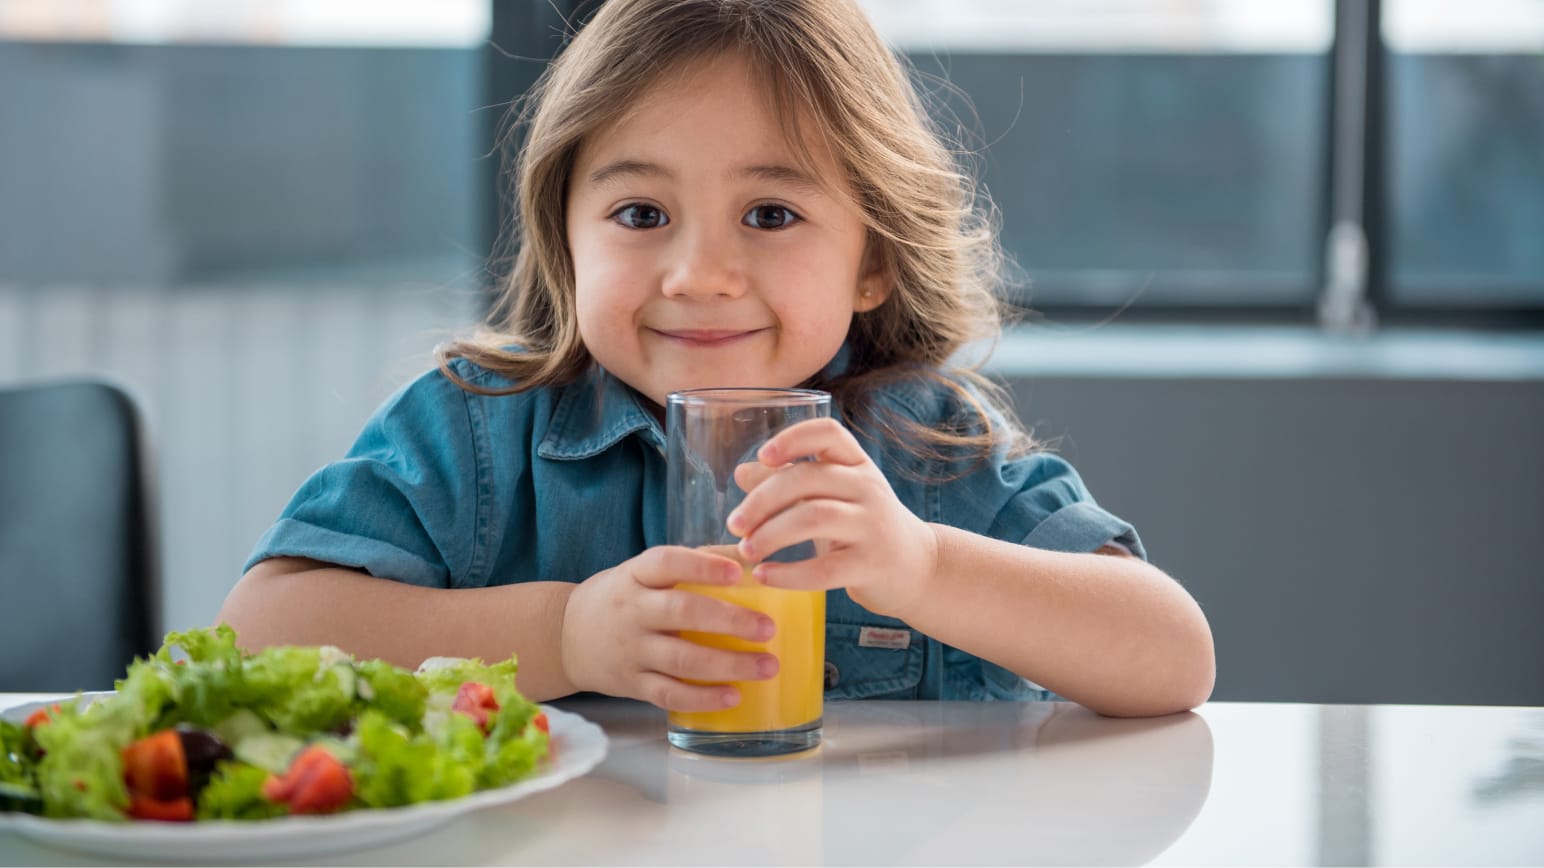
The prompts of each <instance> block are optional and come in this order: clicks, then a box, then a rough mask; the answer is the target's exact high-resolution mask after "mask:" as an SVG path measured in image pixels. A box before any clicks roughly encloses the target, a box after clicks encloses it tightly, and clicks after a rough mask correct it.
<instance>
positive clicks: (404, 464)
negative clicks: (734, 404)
mask: <svg viewBox="0 0 1544 868" xmlns="http://www.w3.org/2000/svg"><path fill="white" fill-rule="evenodd" d="M453 364H454V366H455V370H456V373H457V374H458V375H460V376H462V377H463V378H465V379H467V380H468V381H469V382H470V383H473V384H475V385H478V386H487V387H494V388H497V387H504V386H507V385H508V381H507V380H505V379H503V378H502V377H500V376H499V375H496V374H493V373H490V372H488V371H485V370H483V369H481V368H477V367H475V366H473V365H471V364H470V363H468V362H466V361H464V360H457V361H455V362H454V363H453ZM945 391H946V390H943V389H941V388H937V387H934V388H931V389H928V388H922V387H915V386H906V387H895V388H893V389H890V390H888V391H886V392H885V393H884V394H882V395H881V396H879V399H880V400H881V401H885V402H888V403H889V406H890V407H892V408H898V409H899V410H900V412H902V413H904V414H906V415H908V416H910V417H911V418H914V419H917V420H919V421H922V422H924V423H926V424H929V425H937V424H940V423H943V422H947V421H949V418H950V416H951V415H952V413H953V412H955V411H954V410H952V409H951V404H950V402H949V401H948V399H947V398H946V397H945V396H944V395H943V394H942V393H943V392H945ZM833 412H834V413H835V414H836V415H838V417H839V418H840V410H839V408H834V410H833ZM859 441H860V442H861V443H863V445H864V448H865V450H866V451H867V452H868V453H869V455H870V457H872V458H873V460H874V462H875V463H876V464H877V465H878V466H879V468H880V469H881V471H883V472H884V474H885V476H886V478H887V479H888V480H889V481H890V484H891V487H892V488H893V489H894V491H895V493H896V495H897V497H898V498H899V499H900V501H901V503H903V504H905V505H906V507H907V508H909V509H910V510H911V511H912V512H913V513H915V514H916V515H917V516H919V517H920V518H922V519H923V520H925V521H929V522H938V523H941V524H947V525H952V526H954V527H957V528H962V529H964V530H968V531H972V532H975V533H978V534H983V535H985V536H989V537H993V538H996V539H1000V540H1007V541H1010V542H1015V543H1020V544H1023V545H1026V546H1034V547H1037V548H1042V549H1052V550H1056V551H1065V552H1092V551H1094V550H1096V549H1098V548H1100V547H1102V546H1104V545H1106V544H1107V543H1111V542H1115V543H1119V544H1121V545H1123V546H1125V547H1126V548H1127V549H1128V550H1130V551H1132V552H1133V553H1135V554H1136V555H1138V556H1145V555H1144V554H1143V549H1142V544H1141V542H1140V541H1139V539H1138V538H1137V535H1136V532H1135V530H1134V529H1133V528H1132V527H1131V525H1129V524H1127V523H1126V522H1124V521H1122V520H1120V519H1118V518H1116V517H1115V516H1113V515H1111V514H1110V513H1108V512H1105V511H1104V510H1103V509H1101V508H1100V507H1099V506H1097V505H1096V504H1095V503H1094V501H1093V499H1092V498H1091V497H1090V496H1089V494H1088V491H1087V489H1086V488H1085V487H1084V485H1083V483H1082V481H1081V480H1080V479H1079V478H1078V475H1077V473H1076V471H1074V470H1073V468H1072V467H1071V465H1069V464H1068V463H1067V462H1066V461H1064V460H1062V459H1061V458H1058V457H1056V456H1054V455H1051V454H1047V453H1043V452H1040V453H1032V454H1029V455H1026V456H1020V457H1016V458H1012V459H1007V458H1004V457H1003V456H1002V455H1001V454H999V455H997V456H995V457H994V458H993V460H991V461H989V462H987V463H986V465H985V466H980V465H975V466H973V469H972V470H971V472H969V473H968V474H967V475H965V476H963V477H958V478H954V479H951V480H949V481H938V479H937V477H939V476H940V475H942V474H940V473H938V472H936V471H938V470H940V469H945V470H947V468H937V467H932V468H930V467H927V466H924V465H923V464H922V463H921V460H920V459H918V458H916V457H914V456H912V455H911V454H910V453H908V452H906V451H905V450H903V449H901V448H900V447H899V446H898V444H895V443H893V442H886V441H884V440H881V439H876V438H865V437H860V438H859ZM930 470H931V471H934V472H932V473H931V474H930V475H931V476H932V477H934V479H933V480H931V481H929V480H928V479H927V477H928V475H929V471H930ZM918 471H921V472H918ZM955 475H957V474H955ZM664 542H665V457H664V432H663V430H662V428H661V426H660V424H659V422H658V420H657V419H656V418H655V417H654V415H653V414H652V413H650V412H649V410H648V404H647V400H646V399H644V398H642V397H641V396H639V395H638V394H637V393H636V392H634V391H633V390H632V389H631V388H629V387H627V386H626V385H625V384H623V383H622V382H620V381H619V380H617V379H616V378H615V377H612V376H610V375H609V374H607V373H606V372H605V371H604V370H602V369H600V368H593V369H592V370H591V371H590V373H588V374H587V375H585V376H584V377H582V378H581V379H579V380H577V381H575V382H573V383H571V384H569V385H567V386H561V387H550V388H540V389H534V390H531V391H527V392H522V393H518V394H513V395H502V396H485V395H478V394H475V393H472V392H468V391H466V390H464V389H462V388H460V387H459V386H457V385H456V384H455V383H453V382H451V381H450V380H449V379H447V378H446V377H445V376H444V375H443V374H442V373H441V372H439V371H431V372H429V373H427V374H424V375H423V376H421V377H419V378H418V379H417V380H415V381H414V382H412V383H409V384H408V385H407V386H405V387H404V388H403V389H401V390H400V391H398V392H397V393H396V394H395V395H394V396H392V397H391V398H390V399H388V400H387V401H386V403H385V404H384V405H382V406H381V408H380V409H379V410H377V411H376V413H375V414H374V415H373V416H372V417H371V418H370V420H369V421H368V422H367V423H366V424H365V427H364V430H363V431H362V432H361V434H360V435H359V438H358V440H357V441H356V442H355V443H354V445H353V447H352V448H351V449H350V450H349V452H348V454H347V455H346V456H345V457H344V458H343V459H341V460H339V461H336V462H334V463H332V464H329V465H327V466H325V467H323V468H322V469H320V470H318V471H317V472H316V473H315V474H314V475H312V476H311V478H309V479H308V480H306V482H305V483H304V484H303V485H302V486H301V488H300V490H299V491H298V492H297V493H296V494H295V496H294V497H293V498H292V499H291V501H290V503H289V505H288V506H286V507H285V509H284V511H283V513H282V514H281V516H280V517H279V520H278V522H277V523H276V524H274V526H273V527H272V528H270V529H269V530H268V531H267V533H265V534H264V535H263V537H262V538H261V539H260V540H259V541H258V543H257V547H256V549H255V550H254V551H253V553H252V556H251V558H250V559H249V560H248V562H247V568H248V569H250V568H251V566H252V565H254V564H256V563H257V562H258V561H261V560H264V559H266V558H272V557H279V556H294V557H304V558H312V559H315V560H318V561H324V562H327V563H332V564H337V565H340V566H345V567H352V568H356V569H359V570H363V571H364V572H367V573H369V574H370V575H372V576H378V577H383V578H390V579H395V580H398V581H403V582H410V583H412V584H415V585H422V586H425V587H432V588H479V587H487V586H490V585H506V584H512V583H515V582H524V581H536V580H541V581H563V582H581V581H583V580H585V579H587V578H589V577H590V576H592V575H594V574H596V573H598V572H601V571H602V570H606V569H609V568H611V567H614V566H616V565H617V564H619V563H621V562H623V561H625V560H627V559H629V558H631V557H633V556H635V555H637V554H639V553H641V552H642V551H644V550H645V549H647V548H649V547H652V546H657V545H662V544H664ZM826 612H827V624H826V660H827V666H826V698H828V699H862V698H875V699H904V698H923V699H1038V698H1047V697H1049V696H1050V694H1049V693H1048V692H1047V691H1045V690H1043V689H1041V688H1039V687H1038V686H1036V685H1034V684H1032V683H1031V682H1028V681H1026V680H1025V679H1023V678H1020V677H1019V676H1017V675H1015V674H1013V673H1012V672H1010V671H1009V670H1007V669H1004V668H1003V667H1001V666H997V665H995V664H993V663H990V662H987V661H985V660H982V659H981V658H979V657H976V656H975V655H972V654H968V653H966V652H964V651H961V650H959V649H957V648H953V647H949V646H945V645H943V644H942V643H940V642H938V641H937V640H934V639H932V638H930V637H928V636H925V635H923V634H922V633H920V632H918V631H916V630H912V629H911V628H910V627H908V626H907V625H906V624H905V623H903V622H901V621H899V620H897V619H895V618H888V617H883V616H880V615H875V614H873V613H871V612H869V611H867V610H866V609H864V608H863V607H861V606H859V605H858V604H857V603H855V602H853V601H852V599H851V598H850V597H848V595H847V593H846V592H845V591H841V590H835V591H830V592H828V594H827V601H826Z"/></svg>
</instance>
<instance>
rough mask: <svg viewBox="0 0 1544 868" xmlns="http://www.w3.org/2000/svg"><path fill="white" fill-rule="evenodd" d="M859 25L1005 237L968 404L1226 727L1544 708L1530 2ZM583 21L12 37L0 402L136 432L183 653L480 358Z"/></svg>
mask: <svg viewBox="0 0 1544 868" xmlns="http://www.w3.org/2000/svg"><path fill="white" fill-rule="evenodd" d="M864 5H865V7H866V8H867V9H868V11H869V12H870V14H871V16H872V17H873V19H874V20H875V22H876V23H877V24H878V26H879V27H880V29H881V30H882V31H883V33H884V34H885V35H886V36H887V37H888V38H889V39H890V40H891V41H892V42H893V44H895V45H896V46H897V48H899V49H901V50H902V51H903V52H905V53H906V54H907V55H908V56H909V57H910V58H911V60H912V62H913V63H914V65H915V68H916V73H917V76H918V80H919V83H920V84H921V86H922V87H923V88H924V90H927V91H928V92H929V93H931V94H932V95H933V96H934V97H935V102H936V103H937V109H938V112H939V118H940V120H941V122H942V123H944V124H945V126H946V128H948V129H950V130H954V129H956V128H960V129H963V133H964V136H963V137H964V143H965V144H966V145H967V146H968V147H969V148H970V150H971V152H972V154H973V155H974V157H975V159H976V161H977V163H978V168H979V169H980V171H981V173H982V176H983V178H984V180H985V185H986V188H987V190H988V191H989V192H990V195H991V196H992V198H993V199H994V200H995V202H996V203H997V205H998V207H999V208H1000V210H1001V212H1002V222H1003V241H1004V245H1005V246H1006V248H1007V249H1008V252H1009V253H1010V254H1011V255H1012V257H1013V258H1014V260H1015V261H1016V263H1017V267H1018V272H1019V273H1018V278H1019V280H1018V282H1017V284H1016V287H1015V288H1014V289H1013V290H1012V293H1011V297H1010V299H1009V300H1010V301H1011V302H1013V303H1014V304H1016V305H1018V306H1019V307H1020V308H1021V310H1022V311H1023V312H1024V316H1023V319H1022V321H1021V323H1020V324H1019V325H1017V326H1016V327H1014V328H1013V329H1012V330H1010V332H1009V333H1008V334H1007V335H1006V336H1005V338H1004V339H1003V341H1002V342H1001V343H1000V344H998V345H997V346H996V347H995V349H994V351H993V354H992V356H991V357H990V360H989V365H988V367H989V368H990V370H992V371H993V372H995V373H996V374H998V375H999V376H1001V377H1004V378H1005V379H1006V380H1007V381H1008V382H1009V384H1010V385H1011V387H1012V390H1013V394H1014V396H1015V399H1016V401H1017V406H1018V410H1019V412H1020V415H1021V416H1022V417H1023V418H1024V420H1025V421H1026V422H1028V423H1030V424H1032V425H1033V426H1034V427H1035V430H1036V432H1037V433H1038V434H1039V435H1041V436H1042V437H1043V438H1044V439H1046V440H1047V441H1048V442H1050V443H1051V444H1052V445H1053V446H1054V447H1055V448H1057V449H1058V450H1060V451H1061V452H1063V453H1064V454H1067V455H1068V456H1069V457H1070V458H1071V459H1072V460H1073V461H1074V462H1075V463H1076V464H1077V465H1078V467H1079V468H1080V469H1081V471H1082V472H1083V474H1084V476H1085V478H1086V480H1087V481H1088V483H1089V485H1090V487H1091V489H1092V490H1093V492H1094V493H1095V495H1096V496H1097V497H1098V498H1099V500H1100V501H1101V502H1102V503H1104V504H1105V505H1106V506H1107V507H1109V508H1110V509H1112V510H1113V511H1115V512H1117V513H1119V514H1121V515H1123V516H1125V517H1127V518H1129V519H1130V520H1132V521H1133V522H1134V523H1135V524H1136V525H1137V527H1138V528H1139V529H1140V530H1141V531H1142V533H1143V536H1144V538H1145V539H1146V541H1147V544H1148V546H1149V548H1150V550H1151V553H1152V556H1153V559H1154V561H1155V562H1156V563H1157V564H1158V565H1159V566H1161V567H1163V568H1165V569H1167V570H1168V571H1169V572H1170V573H1171V574H1173V575H1174V576H1176V577H1177V578H1179V579H1180V580H1181V581H1182V582H1184V583H1185V584H1186V586H1187V587H1189V588H1190V590H1191V592H1192V593H1193V594H1194V595H1195V596H1196V597H1197V599H1198V600H1200V602H1201V603H1202V605H1203V607H1204V608H1205V609H1206V611H1207V613H1208V615H1209V617H1210V618H1211V621H1212V625H1213V629H1214V632H1215V635H1216V638H1217V649H1218V659H1219V667H1220V668H1219V680H1218V686H1217V692H1216V698H1217V699H1242V700H1250V699H1269V700H1284V701H1303V702H1417V703H1419V702H1444V703H1478V704H1529V705H1544V638H1541V636H1544V631H1540V630H1539V629H1538V621H1539V616H1540V615H1541V614H1544V567H1541V566H1540V563H1539V559H1538V556H1537V555H1536V553H1535V550H1534V549H1533V547H1532V544H1533V542H1534V541H1535V540H1536V539H1537V538H1538V537H1539V536H1540V534H1541V532H1544V457H1541V455H1544V448H1541V446H1544V388H1541V383H1544V337H1541V332H1540V327H1541V325H1544V0H1470V2H1466V3H1463V4H1453V3H1447V2H1435V0H1382V2H1369V0H1361V2H1358V0H1338V2H1337V0H1297V2H1292V3H1278V2H1268V0H1083V2H1072V0H867V2H865V3H864ZM594 6H595V3H594V0H583V2H581V0H572V2H570V0H498V2H494V0H370V2H365V0H265V2H259V0H218V2H216V0H0V387H4V386H7V385H15V384H20V383H31V382H39V381H49V380H55V379H59V378H63V377H68V376H75V375H93V376H103V377H107V378H110V379H111V380H113V381H115V382H117V383H120V384H122V385H124V386H125V387H126V388H127V389H128V390H129V391H130V392H131V393H132V395H133V396H134V398H135V400H136V401H137V402H138V404H139V406H140V408H141V411H142V412H143V414H144V418H145V421H146V425H147V431H148V444H149V446H150V453H151V455H152V457H153V468H154V476H153V481H154V486H153V492H154V499H153V503H154V507H155V514H156V516H155V517H156V525H157V530H156V542H157V546H156V548H157V551H158V559H159V569H160V576H161V583H162V588H163V591H162V594H161V602H160V604H159V614H160V618H161V625H160V626H161V627H162V628H164V629H181V628H186V627H189V626H193V625H201V624H206V623H209V622H210V621H212V619H213V618H214V616H215V613H216V612H217V611H218V609H219V606H220V604H221V601H222V600H223V599H224V596H225V594H226V592H227V591H228V590H229V589H230V587H231V586H232V584H233V583H234V582H235V581H236V579H237V577H238V576H239V574H240V571H241V567H242V564H243V562H244V560H245V558H246V556H247V554H248V553H249V552H250V550H251V547H252V545H253V543H254V542H255V541H256V539H257V538H258V536H259V535H260V534H261V533H262V532H263V531H264V530H265V529H266V528H267V526H268V525H269V524H270V523H271V522H272V521H273V520H274V518H275V517H276V515H277V514H278V512H279V510H280V509H281V508H282V507H283V505H284V503H285V502H286V501H287V499H288V498H289V496H290V495H291V494H292V493H293V492H294V491H295V489H296V488H297V487H298V486H299V485H300V483H301V481H302V480H303V479H304V478H305V477H306V476H307V475H308V474H309V473H310V472H311V471H312V470H314V469H315V468H317V467H318V466H320V465H321V464H323V463H325V462H327V461H329V460H332V459H335V458H337V457H339V456H340V455H341V454H342V453H343V452H344V451H345V450H346V449H347V447H348V446H349V444H350V443H351V441H352V439H353V437H354V435H355V433H356V432H357V430H358V428H359V426H360V425H361V423H362V422H363V421H364V420H365V418H366V417H367V416H368V414H369V413H370V412H371V410H372V409H373V408H374V407H375V406H376V405H377V404H378V403H379V402H380V401H381V400H382V399H384V398H385V397H386V396H387V395H389V394H390V393H391V392H392V391H393V390H394V389H396V388H397V387H398V386H400V385H402V384H403V383H405V382H406V381H407V380H408V379H410V378H411V377H413V376H414V375H416V374H417V373H419V372H421V371H423V370H426V369H427V368H428V367H430V365H431V351H432V349H433V347H434V345H435V344H436V343H438V342H440V341H442V340H445V339H446V338H448V337H450V336H451V335H453V334H454V333H456V332H457V331H460V330H463V329H465V328H467V327H468V326H470V325H472V324H473V323H474V322H475V321H476V320H477V319H478V317H480V316H481V314H482V312H483V310H484V309H485V305H486V303H487V287H488V285H489V282H490V270H489V267H488V254H489V251H490V249H492V246H493V243H494V238H495V234H496V229H497V227H498V225H499V224H500V220H501V215H502V208H503V205H502V204H501V201H500V199H499V196H498V195H497V191H498V187H499V183H500V180H499V165H498V159H497V148H496V144H495V143H496V140H497V139H498V136H499V131H500V129H501V119H502V117H503V114H504V110H505V108H506V106H507V105H508V103H509V102H510V101H511V100H512V99H513V98H515V97H516V96H518V94H520V93H521V92H523V90H524V89H525V88H526V87H527V86H528V85H529V84H530V82H531V81H532V80H534V78H535V76H536V75H537V74H538V73H539V72H540V70H541V69H542V66H543V64H544V62H545V60H546V59H547V58H549V57H550V56H552V55H553V53H554V52H556V51H557V50H558V49H559V48H560V47H561V46H562V44H563V43H564V40H565V37H566V35H567V34H568V33H570V32H571V31H572V27H573V26H574V24H576V23H578V22H581V21H582V20H584V18H585V17H586V15H587V14H589V13H590V12H592V11H593V8H594ZM3 486H4V480H0V488H3ZM6 508H9V509H17V508H21V507H18V506H16V505H15V504H11V505H8V506H7V507H6ZM26 580H27V579H26V577H21V576H3V577H0V588H3V586H4V584H6V583H12V582H24V581H26Z"/></svg>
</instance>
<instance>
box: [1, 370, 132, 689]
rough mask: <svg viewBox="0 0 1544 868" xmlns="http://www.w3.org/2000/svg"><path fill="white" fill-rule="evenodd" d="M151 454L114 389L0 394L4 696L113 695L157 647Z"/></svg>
mask: <svg viewBox="0 0 1544 868" xmlns="http://www.w3.org/2000/svg"><path fill="white" fill-rule="evenodd" d="M146 458H147V450H146V443H145V439H144V435H143V429H142V426H141V423H140V418H139V413H138V411H137V409H136V407H135V404H134V401H133V400H132V399H131V398H130V397H129V395H128V394H127V393H125V392H124V391H123V390H122V389H120V388H118V387H116V386H113V385H109V384H106V383H100V382H87V381H70V382H50V383H40V384H26V385H11V386H4V387H0V691H37V692H41V691H73V690H105V689H109V688H111V687H112V686H113V680H114V679H115V678H119V677H121V676H122V675H123V671H124V667H125V666H127V665H128V663H129V662H130V661H131V660H132V659H133V658H134V656H135V655H143V654H147V653H149V652H151V651H153V650H154V649H155V647H156V646H157V645H158V644H159V642H158V639H157V636H158V629H157V627H158V625H157V623H156V622H157V615H156V611H157V606H158V602H159V601H158V600H157V595H158V583H157V577H156V573H155V556H154V547H153V545H152V538H151V537H152V530H153V524H154V522H153V521H152V508H151V500H150V497H149V484H148V476H149V473H148V471H147V460H146Z"/></svg>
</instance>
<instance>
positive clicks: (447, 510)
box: [246, 372, 479, 587]
mask: <svg viewBox="0 0 1544 868" xmlns="http://www.w3.org/2000/svg"><path fill="white" fill-rule="evenodd" d="M464 395H465V393H464V392H462V390H460V389H459V388H458V387H456V386H455V385H454V384H452V383H450V382H449V381H448V380H446V379H445V378H444V377H443V376H441V375H440V374H438V373H437V372H436V373H430V374H426V375H425V376H424V377H422V378H420V379H419V380H417V381H415V382H414V383H412V384H410V385H408V386H407V387H405V388H404V389H403V390H402V391H400V392H398V393H397V394H396V395H395V396H393V397H392V398H391V399H390V400H388V401H387V402H386V403H385V404H383V405H382V406H381V408H380V409H379V410H377V411H376V413H375V415H373V416H372V417H371V418H370V420H369V421H368V422H367V423H366V424H365V426H364V429H363V430H362V431H361V433H360V435H359V437H358V439H357V440H356V441H355V443H354V445H353V447H352V448H351V449H350V450H349V452H348V454H347V455H346V456H345V457H344V458H343V459H341V460H339V461H336V462H334V463H331V464H328V465H327V466H325V467H323V468H321V469H320V470H318V471H317V472H316V473H315V474H313V475H312V476H311V477H310V478H309V479H307V480H306V482H305V483H304V484H303V485H302V486H301V487H300V490H299V491H297V492H296V494H295V496H294V497H293V498H292V499H291V500H290V502H289V504H288V505H287V506H286V507H285V508H284V511H283V512H282V513H281V515H280V516H279V519H278V521H277V522H276V523H275V524H274V525H273V526H272V527H271V528H269V530H268V531H267V532H266V533H265V534H263V536H262V538H261V539H259V540H258V543H257V546H256V548H255V549H254V550H253V552H252V555H251V556H250V557H249V558H248V560H247V565H246V568H247V569H250V568H251V567H252V566H253V565H255V564H257V563H258V562H259V561H262V560H266V559H268V558H273V557H303V558H311V559H313V560H318V561H324V562H326V563H331V564H337V565H339V566H344V567H350V568H354V569H359V570H363V571H364V572H367V573H369V574H370V575H372V576H376V577H380V578H389V579H395V580H398V581H403V582H409V583H412V584H415V585H423V586H426V587H448V586H450V584H451V576H453V575H462V574H464V573H465V566H466V564H467V563H468V562H469V561H470V560H471V558H472V557H473V551H472V548H473V546H474V544H475V539H474V529H475V528H476V527H477V526H478V524H477V519H478V509H479V503H478V493H479V492H478V479H477V470H478V467H479V461H478V460H477V457H478V456H477V453H478V451H479V450H478V449H477V444H476V442H475V439H474V435H473V427H472V425H471V424H470V423H469V417H468V412H467V409H466V402H465V398H464Z"/></svg>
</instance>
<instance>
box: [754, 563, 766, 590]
mask: <svg viewBox="0 0 1544 868" xmlns="http://www.w3.org/2000/svg"><path fill="white" fill-rule="evenodd" d="M769 569H770V568H769V567H768V566H767V565H766V564H757V565H756V568H755V569H753V570H751V578H753V579H755V580H756V581H758V582H760V583H762V584H763V585H765V584H766V583H767V572H768V570H769Z"/></svg>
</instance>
